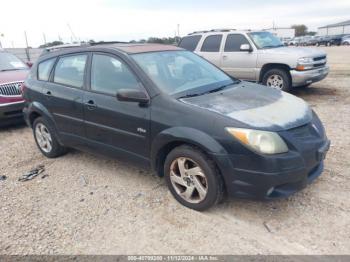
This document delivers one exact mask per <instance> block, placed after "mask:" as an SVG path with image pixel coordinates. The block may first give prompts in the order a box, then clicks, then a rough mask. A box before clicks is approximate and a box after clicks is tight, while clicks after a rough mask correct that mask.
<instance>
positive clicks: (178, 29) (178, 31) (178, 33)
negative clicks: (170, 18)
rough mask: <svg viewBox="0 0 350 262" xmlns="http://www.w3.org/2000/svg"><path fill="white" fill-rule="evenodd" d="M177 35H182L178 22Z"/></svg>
mask: <svg viewBox="0 0 350 262" xmlns="http://www.w3.org/2000/svg"><path fill="white" fill-rule="evenodd" d="M177 36H178V37H180V24H177Z"/></svg>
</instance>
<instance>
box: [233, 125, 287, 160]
mask: <svg viewBox="0 0 350 262" xmlns="http://www.w3.org/2000/svg"><path fill="white" fill-rule="evenodd" d="M226 130H227V131H228V132H229V133H230V134H231V135H232V136H234V137H235V138H236V139H238V140H239V141H240V142H241V143H242V144H244V145H246V146H247V147H249V148H251V149H253V150H255V151H257V152H259V153H262V154H269V155H271V154H279V153H285V152H288V147H287V145H286V143H285V142H284V141H283V139H282V138H281V137H280V136H279V135H278V134H277V133H275V132H269V131H260V130H253V129H244V128H233V127H226Z"/></svg>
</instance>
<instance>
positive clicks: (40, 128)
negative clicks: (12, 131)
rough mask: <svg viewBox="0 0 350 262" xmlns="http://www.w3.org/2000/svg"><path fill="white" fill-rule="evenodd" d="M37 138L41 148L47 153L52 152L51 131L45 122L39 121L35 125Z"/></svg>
mask: <svg viewBox="0 0 350 262" xmlns="http://www.w3.org/2000/svg"><path fill="white" fill-rule="evenodd" d="M35 138H36V141H37V142H38V145H39V147H40V148H41V150H43V151H44V152H46V153H50V152H51V150H52V138H51V134H50V131H49V130H48V128H47V127H46V126H45V125H44V124H42V123H38V124H37V125H36V126H35Z"/></svg>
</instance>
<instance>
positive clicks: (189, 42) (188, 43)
mask: <svg viewBox="0 0 350 262" xmlns="http://www.w3.org/2000/svg"><path fill="white" fill-rule="evenodd" d="M201 38H202V36H201V35H192V36H186V37H184V38H182V40H181V42H180V44H179V47H182V48H184V49H186V50H188V51H194V50H195V49H196V47H197V45H198V42H199V40H200V39H201Z"/></svg>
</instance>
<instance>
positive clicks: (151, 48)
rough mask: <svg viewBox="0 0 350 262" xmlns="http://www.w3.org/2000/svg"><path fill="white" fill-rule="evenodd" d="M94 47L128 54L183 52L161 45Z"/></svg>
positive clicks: (171, 46)
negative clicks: (112, 49)
mask: <svg viewBox="0 0 350 262" xmlns="http://www.w3.org/2000/svg"><path fill="white" fill-rule="evenodd" d="M94 47H107V48H114V49H117V50H119V51H122V52H125V53H128V54H137V53H147V52H158V51H173V50H183V49H182V48H180V47H177V46H174V45H163V44H112V45H96V46H94Z"/></svg>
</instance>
